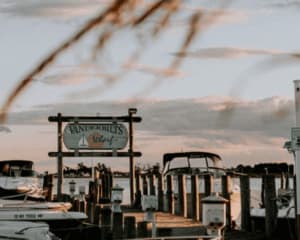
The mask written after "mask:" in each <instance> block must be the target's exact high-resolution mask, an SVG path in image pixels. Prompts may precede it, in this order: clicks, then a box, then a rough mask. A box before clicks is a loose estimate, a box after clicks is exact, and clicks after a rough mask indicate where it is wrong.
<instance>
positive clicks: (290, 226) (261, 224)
mask: <svg viewBox="0 0 300 240" xmlns="http://www.w3.org/2000/svg"><path fill="white" fill-rule="evenodd" d="M275 200H276V206H277V219H276V222H277V226H278V227H277V228H276V234H277V236H280V237H282V238H284V239H294V234H295V228H294V227H295V192H294V190H293V189H282V188H280V189H278V191H277V196H276V199H275ZM250 216H251V222H252V227H253V228H254V230H255V231H265V216H266V209H265V207H264V206H260V207H253V208H251V209H250ZM282 229H287V230H288V232H289V234H288V235H285V234H284V231H282ZM282 234H283V236H282Z"/></svg>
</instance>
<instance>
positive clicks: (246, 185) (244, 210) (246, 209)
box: [240, 175, 251, 231]
mask: <svg viewBox="0 0 300 240" xmlns="http://www.w3.org/2000/svg"><path fill="white" fill-rule="evenodd" d="M240 187H241V228H242V230H245V231H251V221H250V220H251V219H250V179H249V176H246V175H243V176H240Z"/></svg>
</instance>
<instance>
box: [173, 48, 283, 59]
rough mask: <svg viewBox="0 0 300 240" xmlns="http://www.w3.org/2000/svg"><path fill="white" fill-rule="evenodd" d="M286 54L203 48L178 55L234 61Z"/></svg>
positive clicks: (241, 49)
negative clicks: (235, 59)
mask: <svg viewBox="0 0 300 240" xmlns="http://www.w3.org/2000/svg"><path fill="white" fill-rule="evenodd" d="M282 54H286V53H284V52H281V51H278V50H268V49H251V48H250V49H249V48H236V47H214V48H213V47H212V48H201V49H199V50H196V51H193V52H185V53H180V52H179V53H176V55H178V56H180V57H192V58H203V59H209V58H217V59H233V58H241V57H247V56H260V55H265V56H270V55H271V56H275V55H282Z"/></svg>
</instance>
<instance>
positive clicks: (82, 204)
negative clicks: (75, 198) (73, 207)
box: [79, 200, 87, 213]
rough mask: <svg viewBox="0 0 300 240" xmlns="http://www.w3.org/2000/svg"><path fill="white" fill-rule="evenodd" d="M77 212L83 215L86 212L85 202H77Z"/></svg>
mask: <svg viewBox="0 0 300 240" xmlns="http://www.w3.org/2000/svg"><path fill="white" fill-rule="evenodd" d="M79 212H83V213H86V212H87V203H86V201H85V200H80V201H79Z"/></svg>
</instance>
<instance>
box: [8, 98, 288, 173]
mask: <svg viewBox="0 0 300 240" xmlns="http://www.w3.org/2000/svg"><path fill="white" fill-rule="evenodd" d="M226 99H227V100H230V99H231V100H232V101H234V102H235V103H236V108H235V111H234V112H233V115H232V119H231V121H230V124H229V125H228V126H226V128H223V127H222V126H221V125H219V124H218V121H217V120H218V117H219V116H220V112H222V111H223V110H224V100H226ZM293 105H294V104H293V101H292V100H291V99H287V98H282V97H272V98H266V99H260V100H257V101H246V100H242V99H232V98H228V97H213V96H210V97H205V98H196V99H177V100H159V99H140V100H139V101H123V102H90V103H82V102H81V103H76V102H70V103H61V104H56V105H41V106H39V107H37V108H35V109H32V110H31V111H23V112H12V113H11V114H10V115H9V119H8V121H9V124H14V126H17V125H20V124H26V125H35V127H36V129H38V130H36V131H37V132H38V133H39V134H40V135H39V136H35V139H39V138H43V139H44V138H45V136H47V137H48V136H49V135H51V133H49V131H51V126H52V125H51V124H49V123H48V120H47V119H48V116H49V115H56V114H57V112H61V113H62V114H63V115H74V114H76V115H85V116H86V115H89V116H90V115H100V116H101V115H102V116H109V115H112V116H120V115H126V114H127V109H128V108H129V107H137V108H138V112H137V115H138V116H141V117H142V118H143V120H142V122H141V123H137V124H135V125H134V128H135V130H136V131H135V134H136V135H135V146H136V150H137V151H142V152H143V163H147V162H149V163H155V162H160V161H161V158H162V155H163V154H164V153H165V152H174V151H211V152H216V153H219V154H220V155H221V156H222V157H223V159H224V160H225V164H227V166H234V165H238V164H241V163H243V164H255V163H257V162H274V161H291V159H292V157H291V156H289V155H288V153H287V152H286V151H285V150H284V149H283V148H282V146H283V143H284V142H285V141H286V140H287V139H289V138H290V129H291V126H292V125H293V122H294V111H293V108H294V106H293ZM52 127H53V131H52V135H51V136H52V140H51V144H52V145H53V146H52V145H51V146H52V148H55V146H56V145H55V134H56V130H55V129H56V128H55V126H54V125H53V126H52ZM44 128H45V129H47V131H46V132H45V131H42V130H43V129H44ZM14 132H15V131H14ZM15 134H17V132H16V133H15ZM44 135H45V136H44ZM15 137H17V136H15ZM43 144H44V145H43V148H45V150H44V151H45V152H47V151H49V143H47V142H46V140H45V142H44V141H43ZM50 148H51V147H50ZM109 164H110V165H112V167H116V168H118V167H120V166H117V165H115V164H114V163H109Z"/></svg>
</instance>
